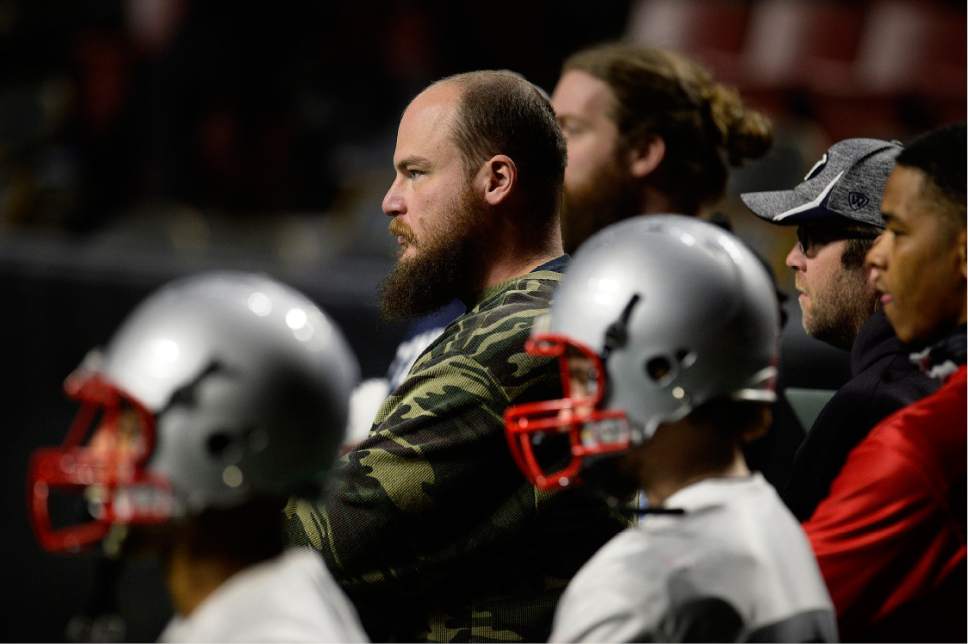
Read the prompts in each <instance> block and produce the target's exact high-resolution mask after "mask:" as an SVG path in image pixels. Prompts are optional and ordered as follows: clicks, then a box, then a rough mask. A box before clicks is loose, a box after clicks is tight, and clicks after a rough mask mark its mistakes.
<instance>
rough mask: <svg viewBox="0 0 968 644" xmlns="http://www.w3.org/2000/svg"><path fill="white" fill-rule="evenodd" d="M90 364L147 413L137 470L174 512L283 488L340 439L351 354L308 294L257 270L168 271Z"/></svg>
mask: <svg viewBox="0 0 968 644" xmlns="http://www.w3.org/2000/svg"><path fill="white" fill-rule="evenodd" d="M100 362H101V364H100V366H99V367H97V369H96V370H97V371H98V372H99V373H100V374H101V375H102V376H103V377H104V378H105V379H106V380H107V381H109V382H110V383H112V384H113V385H114V386H116V387H117V388H119V389H120V390H122V391H123V392H125V393H126V394H127V395H129V396H131V397H133V398H134V399H135V400H137V401H139V402H140V403H141V404H142V405H144V406H145V407H146V408H147V409H148V410H149V411H151V412H152V413H153V414H154V415H155V418H156V432H157V442H156V445H155V451H154V453H153V454H152V455H151V456H150V458H149V460H148V463H147V470H148V471H149V472H150V473H152V474H157V475H160V476H162V477H164V478H165V479H167V480H168V482H169V483H170V485H171V487H172V489H173V492H174V496H175V500H176V504H177V506H178V507H179V508H180V510H181V511H187V512H188V513H195V512H198V511H200V510H202V509H204V508H207V507H229V506H233V505H237V504H239V503H241V502H243V501H245V500H246V499H248V498H250V497H251V496H253V495H256V494H287V493H290V492H292V491H294V490H296V489H298V488H299V487H301V486H302V485H304V484H306V483H307V482H310V481H313V480H315V479H317V478H318V477H320V476H321V475H323V474H325V472H326V471H327V470H328V469H329V467H330V466H331V463H332V461H333V459H334V458H335V455H336V453H337V450H338V448H339V445H340V444H341V442H342V440H343V435H344V428H345V426H346V417H347V413H348V400H349V396H350V392H351V391H352V388H353V386H354V385H355V383H356V382H357V379H358V374H359V369H358V366H357V363H356V359H355V357H354V356H353V353H352V352H351V350H350V348H349V346H348V345H347V343H346V341H345V340H344V339H343V337H342V335H341V334H340V332H339V330H338V329H337V327H336V326H335V325H334V324H333V322H332V321H331V320H330V319H329V318H328V317H327V316H326V315H325V314H324V313H323V312H322V311H321V310H320V309H319V308H318V307H317V306H316V305H315V304H313V303H312V302H311V301H310V300H309V299H308V298H306V297H305V296H304V295H302V294H301V293H299V292H297V291H295V290H293V289H292V288H289V287H287V286H285V285H283V284H281V283H279V282H277V281H275V280H273V279H270V278H269V277H266V276H262V275H255V274H248V273H236V272H217V273H208V274H203V275H200V276H195V277H189V278H187V279H182V280H178V281H175V282H172V283H170V284H168V285H166V286H164V287H162V288H161V289H160V290H158V291H157V292H155V293H154V294H152V295H151V296H149V297H148V299H147V300H145V301H144V302H143V303H142V304H141V305H139V306H138V307H137V308H136V309H135V310H134V311H133V312H132V313H131V314H130V315H129V316H128V318H127V319H126V320H125V322H124V323H123V324H122V325H121V327H120V328H119V329H118V331H117V332H116V333H115V335H114V337H113V338H112V340H111V341H110V343H109V344H108V346H107V349H106V350H105V351H104V352H103V356H102V359H101V361H100Z"/></svg>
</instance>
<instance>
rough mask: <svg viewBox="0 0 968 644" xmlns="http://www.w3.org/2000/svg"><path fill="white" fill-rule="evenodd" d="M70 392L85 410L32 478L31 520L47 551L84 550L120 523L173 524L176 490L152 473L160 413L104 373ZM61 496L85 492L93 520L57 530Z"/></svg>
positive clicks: (38, 459)
mask: <svg viewBox="0 0 968 644" xmlns="http://www.w3.org/2000/svg"><path fill="white" fill-rule="evenodd" d="M64 388H65V391H66V392H67V395H68V396H69V397H70V398H72V399H74V400H77V401H79V402H80V403H81V408H80V410H79V411H78V414H77V416H76V417H75V418H74V422H73V423H72V424H71V428H70V430H69V431H68V434H67V438H66V440H65V441H64V444H63V445H61V446H60V447H56V448H43V449H39V450H37V451H35V452H34V453H33V454H32V455H31V460H30V469H29V472H28V475H27V476H28V480H27V484H28V488H27V489H28V505H29V507H30V517H31V522H32V524H33V527H34V532H35V533H36V535H37V539H38V541H39V542H40V544H41V546H43V547H44V548H45V549H46V550H50V551H64V550H77V549H79V548H81V547H84V546H87V545H90V544H92V543H96V542H98V541H100V540H101V539H103V538H104V537H105V536H106V535H107V533H108V531H109V530H110V528H111V526H112V525H114V524H139V523H140V524H145V523H160V522H163V521H167V520H168V519H169V518H170V517H171V510H172V501H171V500H172V496H171V492H170V486H169V485H168V484H167V482H166V481H164V480H161V479H160V478H159V477H157V476H154V475H152V474H150V473H148V472H146V471H145V464H146V463H147V461H148V458H149V456H150V455H151V453H152V451H153V450H154V447H155V418H154V415H153V414H152V413H151V412H150V411H148V409H146V408H145V406H144V405H142V404H141V403H140V402H138V401H137V400H135V399H134V398H133V397H131V396H129V395H127V394H125V393H124V392H123V391H121V390H120V389H118V388H117V387H115V386H114V385H112V384H111V383H109V382H107V381H106V380H104V379H103V378H101V377H99V376H97V375H92V374H90V373H85V374H82V375H75V376H71V377H70V378H68V380H67V383H66V384H65V386H64ZM92 429H93V431H92ZM54 491H57V492H58V493H64V494H65V495H71V494H73V495H75V496H76V495H83V497H84V498H85V500H86V502H87V508H88V510H87V513H86V514H89V516H88V517H85V518H87V519H90V520H85V521H81V522H76V523H72V524H70V525H67V526H66V527H60V528H55V527H53V525H52V521H51V493H52V492H54Z"/></svg>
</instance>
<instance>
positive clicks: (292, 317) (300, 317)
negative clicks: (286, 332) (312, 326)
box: [286, 309, 307, 331]
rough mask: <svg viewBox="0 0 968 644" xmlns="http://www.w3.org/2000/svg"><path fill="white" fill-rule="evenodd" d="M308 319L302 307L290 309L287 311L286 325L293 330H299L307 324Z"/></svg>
mask: <svg viewBox="0 0 968 644" xmlns="http://www.w3.org/2000/svg"><path fill="white" fill-rule="evenodd" d="M306 320H307V317H306V312H305V311H303V310H302V309H289V312H288V313H286V326H288V327H289V328H290V329H292V330H293V331H298V330H299V329H301V328H303V327H304V326H306Z"/></svg>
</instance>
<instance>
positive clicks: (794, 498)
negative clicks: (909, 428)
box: [783, 311, 938, 521]
mask: <svg viewBox="0 0 968 644" xmlns="http://www.w3.org/2000/svg"><path fill="white" fill-rule="evenodd" d="M912 351H913V349H911V348H909V347H907V346H906V345H904V344H902V343H901V341H900V340H898V339H897V336H895V335H894V329H892V328H891V325H890V323H889V322H888V321H887V318H886V317H885V315H884V313H883V312H880V311H878V312H877V313H875V314H874V315H872V316H871V317H870V318H869V319H868V320H867V322H865V323H864V326H862V327H861V329H860V333H858V334H857V339H856V340H855V341H854V346H853V349H852V350H851V353H850V371H851V374H852V377H851V379H850V380H848V381H847V383H846V384H845V385H844V386H843V387H841V388H840V389H839V390H838V391H837V393H836V394H835V395H834V397H833V398H831V399H830V402H828V403H827V404H826V406H824V408H823V410H821V412H820V415H819V416H817V420H816V421H814V423H813V427H812V428H811V429H810V431H809V432H808V433H807V436H806V438H805V439H804V441H803V444H802V445H801V446H800V448H799V449H798V450H797V453H796V456H795V457H794V460H793V469H792V472H791V474H790V479H789V482H788V483H787V486H786V489H785V490H784V493H783V500H784V501H785V502H786V504H787V506H788V507H789V508H790V510H791V511H792V512H793V514H794V515H796V517H797V518H798V519H799V520H800V521H806V520H807V519H809V518H810V515H812V514H813V511H814V510H815V509H816V508H817V505H818V504H819V503H820V501H822V500H823V499H824V497H826V496H827V494H828V493H829V492H830V484H831V482H832V481H833V480H834V478H836V476H837V474H838V473H839V472H840V469H841V468H842V467H843V465H844V461H846V460H847V454H849V453H850V451H851V450H852V449H853V448H854V447H856V446H857V444H858V443H859V442H860V441H861V440H863V438H864V437H865V436H867V434H868V432H870V430H871V429H872V428H873V427H874V425H876V424H877V423H878V422H879V421H880V420H881V419H883V418H884V417H886V416H888V415H889V414H892V413H894V412H895V411H897V410H898V409H901V408H902V407H905V406H907V405H909V404H911V403H913V402H915V401H916V400H920V399H921V398H923V397H925V396H927V395H928V394H930V393H932V392H933V391H935V390H936V389H937V388H938V381H937V380H935V379H933V378H929V377H928V376H927V375H925V374H923V373H922V372H921V370H920V369H918V367H917V366H915V365H914V364H913V363H912V362H911V360H910V354H911V352H912Z"/></svg>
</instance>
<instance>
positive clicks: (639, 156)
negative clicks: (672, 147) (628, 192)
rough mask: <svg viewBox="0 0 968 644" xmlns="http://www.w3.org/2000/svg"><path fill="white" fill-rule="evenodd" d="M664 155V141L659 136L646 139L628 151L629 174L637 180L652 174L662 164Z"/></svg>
mask: <svg viewBox="0 0 968 644" xmlns="http://www.w3.org/2000/svg"><path fill="white" fill-rule="evenodd" d="M665 153H666V146H665V140H663V138H662V137H661V136H649V137H646V139H645V140H644V141H642V143H641V144H639V145H637V146H635V147H633V148H632V149H631V150H629V174H631V175H632V176H633V177H635V178H637V179H641V178H643V177H646V176H648V175H650V174H652V173H653V172H655V169H656V168H658V167H659V164H660V163H662V160H663V159H664V158H665Z"/></svg>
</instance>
